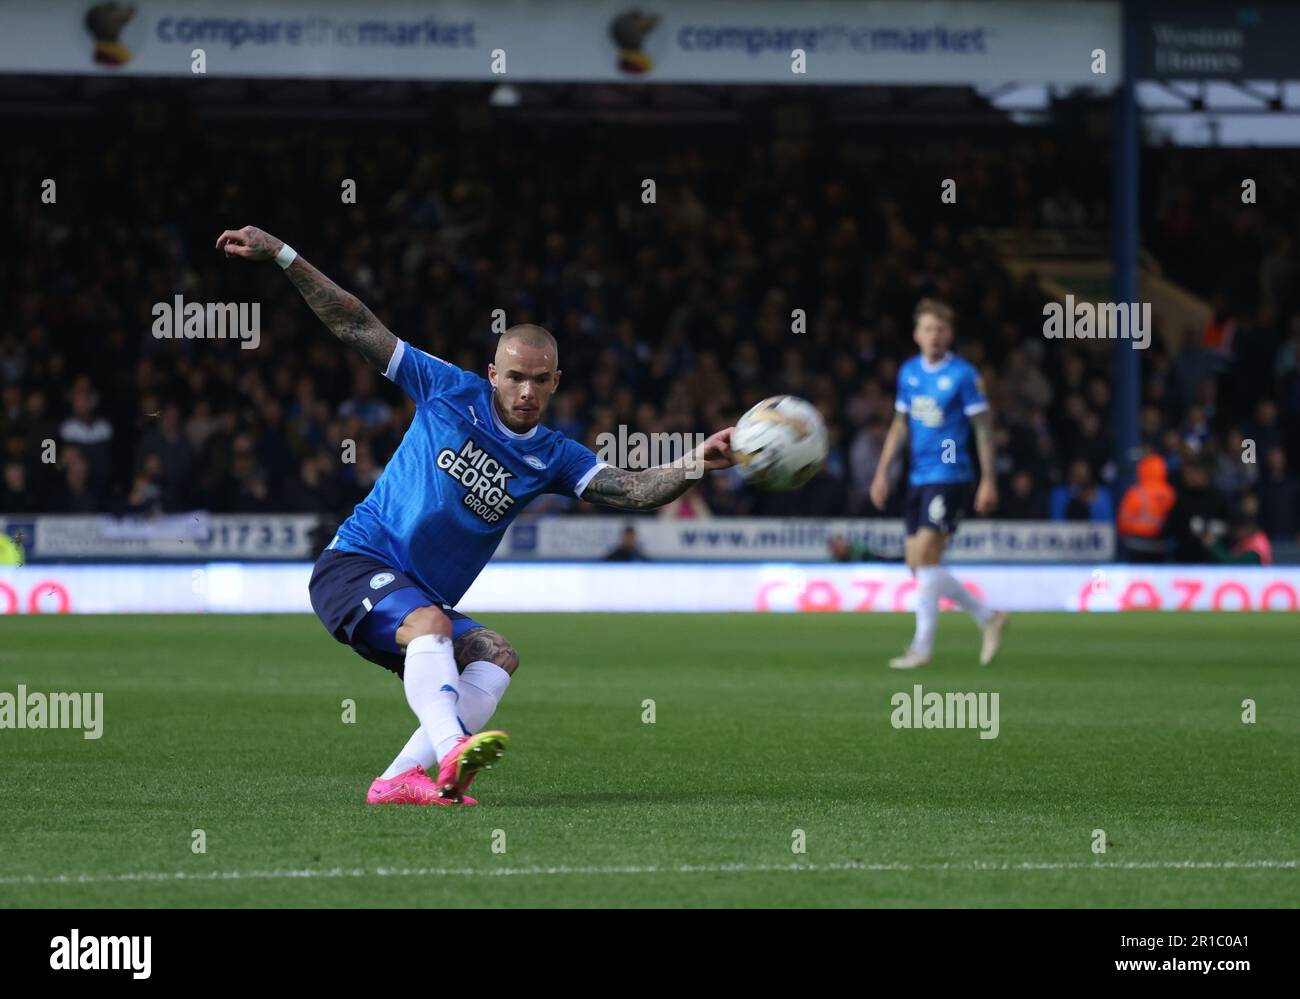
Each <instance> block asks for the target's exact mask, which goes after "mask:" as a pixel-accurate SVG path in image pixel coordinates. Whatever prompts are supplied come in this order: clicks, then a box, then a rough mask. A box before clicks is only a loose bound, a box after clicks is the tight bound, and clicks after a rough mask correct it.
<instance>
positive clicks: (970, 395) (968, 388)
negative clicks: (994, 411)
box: [961, 367, 989, 416]
mask: <svg viewBox="0 0 1300 999" xmlns="http://www.w3.org/2000/svg"><path fill="white" fill-rule="evenodd" d="M988 408H989V401H988V398H987V397H986V396H985V395H984V379H982V378H981V377H980V374H979V372H978V371H976V370H975V368H974V367H968V368H967V369H966V376H965V377H964V378H962V380H961V411H962V412H963V413H965V414H966V415H967V416H974V415H975V414H976V413H982V412H984V410H986V409H988Z"/></svg>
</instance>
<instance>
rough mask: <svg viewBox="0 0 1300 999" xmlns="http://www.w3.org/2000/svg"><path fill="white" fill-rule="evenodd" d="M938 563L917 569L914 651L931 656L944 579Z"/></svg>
mask: <svg viewBox="0 0 1300 999" xmlns="http://www.w3.org/2000/svg"><path fill="white" fill-rule="evenodd" d="M942 571H943V570H942V569H941V568H940V567H939V566H937V565H923V566H921V567H920V568H918V569H917V570H916V634H915V635H913V636H912V651H913V652H915V653H917V654H918V655H922V656H926V657H927V658H928V657H929V655H930V653H931V652H932V651H933V650H934V632H935V628H937V627H938V624H939V588H940V586H941V585H942V581H941V579H940V577H939V573H941V572H942Z"/></svg>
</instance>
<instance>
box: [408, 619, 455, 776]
mask: <svg viewBox="0 0 1300 999" xmlns="http://www.w3.org/2000/svg"><path fill="white" fill-rule="evenodd" d="M402 682H403V685H404V686H405V687H406V703H407V704H409V705H410V706H411V710H412V711H414V712H415V716H416V717H417V718H419V719H420V727H421V728H422V729H424V733H425V735H426V737H427V738H428V740H429V744H430V745H432V746H433V748H434V750H435V751H436V753H437V758H438V759H442V758H443V757H444V756H446V755H447V753H449V752H451V750H452V748H453V747H454V746H455V745H456V740H457V739H459V738H460V737H461V736H462V735H464V734H465V733H464V732H463V731H462V730H461V727H460V719H459V718H458V717H457V716H456V702H457V701H458V700H460V677H459V675H458V674H457V673H456V656H455V654H454V653H453V652H452V646H451V639H450V638H444V637H443V636H442V635H421V636H420V637H419V638H416V639H413V640H412V641H411V643H410V644H409V645H407V647H406V668H405V670H404V672H403V676H402Z"/></svg>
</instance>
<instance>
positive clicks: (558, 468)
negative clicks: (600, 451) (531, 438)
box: [546, 437, 605, 496]
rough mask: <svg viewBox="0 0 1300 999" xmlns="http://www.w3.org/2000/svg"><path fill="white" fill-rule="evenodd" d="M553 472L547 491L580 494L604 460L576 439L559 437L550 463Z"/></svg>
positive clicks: (572, 494) (565, 494)
mask: <svg viewBox="0 0 1300 999" xmlns="http://www.w3.org/2000/svg"><path fill="white" fill-rule="evenodd" d="M551 467H552V468H554V470H555V474H554V476H553V477H552V478H551V481H550V483H549V484H548V485H547V487H546V491H547V492H548V493H559V494H560V495H562V496H581V495H582V491H583V490H584V489H586V488H587V483H589V482H590V481H591V479H592V476H594V475H595V474H596V473H597V472H598V471H599V470H600V469H602V468H604V467H605V462H603V461H601V460H600V459H599V458H597V457H596V454H595V452H594V451H592V450H591V449H590V448H587V447H583V446H582V445H581V444H579V443H578V442H577V441H573V440H570V439H569V438H567V437H564V438H561V440H560V446H559V447H558V448H556V455H555V460H554V461H553V462H552V463H551Z"/></svg>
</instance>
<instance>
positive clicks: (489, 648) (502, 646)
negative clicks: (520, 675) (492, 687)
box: [452, 628, 519, 674]
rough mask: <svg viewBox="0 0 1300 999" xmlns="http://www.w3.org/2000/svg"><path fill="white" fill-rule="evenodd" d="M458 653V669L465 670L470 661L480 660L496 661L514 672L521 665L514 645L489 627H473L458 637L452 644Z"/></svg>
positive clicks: (509, 671)
mask: <svg viewBox="0 0 1300 999" xmlns="http://www.w3.org/2000/svg"><path fill="white" fill-rule="evenodd" d="M452 649H453V651H454V652H455V654H456V667H457V669H460V670H462V671H463V670H464V669H465V667H466V666H468V665H469V664H470V663H476V662H479V661H480V660H481V661H483V662H488V663H496V664H497V665H498V666H500V667H501V668H502V669H503V670H505V671H506V672H507V673H510V674H513V673H514V671H515V670H516V669H517V668H518V666H519V653H517V652H515V649H514V646H513V645H511V644H510V643H509V642H507V641H506V640H505V639H504V638H502V637H501V636H500V635H498V634H497V633H496V632H495V631H492V630H491V629H489V628H473V629H471V630H470V631H467V632H465V634H463V635H461V636H460V638H458V639H456V642H455V644H454V645H453V646H452Z"/></svg>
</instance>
